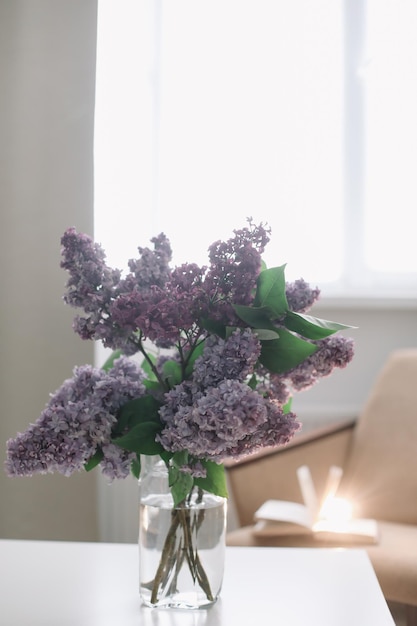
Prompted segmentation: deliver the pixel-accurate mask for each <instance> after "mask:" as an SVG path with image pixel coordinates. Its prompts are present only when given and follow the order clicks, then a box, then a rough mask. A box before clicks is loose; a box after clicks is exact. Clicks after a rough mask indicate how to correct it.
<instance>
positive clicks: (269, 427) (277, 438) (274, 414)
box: [229, 401, 301, 460]
mask: <svg viewBox="0 0 417 626" xmlns="http://www.w3.org/2000/svg"><path fill="white" fill-rule="evenodd" d="M265 406H266V409H267V420H266V421H265V422H264V423H262V424H260V425H259V427H258V428H257V429H256V430H255V432H254V433H252V434H250V435H247V436H245V437H243V438H242V439H241V440H240V441H238V442H237V444H236V446H235V447H234V448H231V449H230V450H229V456H230V457H231V458H234V459H235V460H238V459H240V458H242V457H244V456H247V455H249V454H253V453H255V452H257V451H258V450H260V449H262V448H266V447H274V446H278V445H285V444H287V443H288V442H289V441H290V440H291V439H292V437H293V436H294V434H295V433H296V432H297V431H298V430H299V429H300V428H301V424H300V423H299V422H298V421H297V418H296V415H295V414H294V413H291V412H288V413H284V411H283V409H282V407H281V406H280V405H279V404H278V403H277V402H275V401H266V402H265Z"/></svg>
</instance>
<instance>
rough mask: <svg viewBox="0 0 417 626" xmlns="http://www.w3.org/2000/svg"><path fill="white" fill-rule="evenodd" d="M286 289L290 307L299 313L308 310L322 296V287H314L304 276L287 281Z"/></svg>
mask: <svg viewBox="0 0 417 626" xmlns="http://www.w3.org/2000/svg"><path fill="white" fill-rule="evenodd" d="M285 291H286V297H287V302H288V307H289V309H290V310H291V311H295V312H297V313H305V312H306V311H308V310H309V309H310V308H311V307H312V306H313V304H314V303H315V302H316V301H317V300H318V298H319V296H320V289H318V288H317V287H316V288H315V289H312V288H311V287H310V285H309V284H308V283H306V281H305V280H304V279H303V278H299V279H298V280H296V281H295V282H293V283H287V284H286V290H285Z"/></svg>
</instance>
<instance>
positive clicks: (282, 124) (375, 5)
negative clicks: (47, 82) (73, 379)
mask: <svg viewBox="0 0 417 626" xmlns="http://www.w3.org/2000/svg"><path fill="white" fill-rule="evenodd" d="M416 29H417V4H416V3H415V1H414V0H402V2H401V3H398V2H397V1H396V0H365V1H364V2H363V3H356V2H355V3H350V2H335V1H334V0H291V1H289V0H257V1H256V2H255V1H254V0H210V2H208V1H205V2H204V1H201V2H195V0H175V2H172V1H170V0H141V1H140V2H137V0H119V1H118V2H117V3H116V2H113V1H112V0H99V2H98V43H97V93H96V120H95V236H96V238H97V239H98V240H99V241H101V243H102V244H103V246H104V248H105V249H106V251H107V253H108V258H109V262H110V263H111V264H113V265H117V266H118V267H120V268H121V269H123V268H125V267H126V261H127V259H128V258H131V257H133V256H136V255H137V246H139V245H140V246H147V245H150V244H149V240H150V238H151V237H152V236H154V235H156V234H158V233H159V232H161V231H163V232H165V233H166V235H167V236H168V237H169V239H170V240H171V243H172V246H173V250H174V263H176V264H178V263H181V262H184V261H192V262H197V263H200V264H204V263H205V262H206V261H207V247H208V246H209V244H210V243H212V242H213V241H214V240H217V239H224V238H228V237H230V236H231V235H232V231H233V229H235V228H240V227H242V226H244V225H245V224H246V218H247V217H249V216H251V217H253V219H254V221H255V222H261V221H262V222H266V223H268V224H269V225H270V226H271V228H272V241H271V243H270V244H269V246H268V247H267V251H266V256H265V260H266V262H267V264H268V265H269V266H271V265H273V264H275V265H280V264H283V263H287V270H286V276H287V279H289V280H293V279H295V278H299V277H303V278H304V279H305V280H307V281H309V282H311V283H312V284H313V286H315V285H318V286H319V287H320V288H321V289H322V292H323V295H324V296H325V295H329V296H331V295H344V296H351V295H366V296H372V295H387V296H398V295H404V294H405V295H409V296H410V295H411V296H414V297H415V294H416V289H417V254H415V252H414V250H415V245H414V218H413V214H414V207H415V206H416V205H417V179H416V177H415V176H414V170H415V163H416V162H417V116H416V115H415V113H414V112H415V111H416V110H417V87H416V86H415V80H414V78H413V77H414V76H415V75H416V73H417V43H416V42H417V39H416V38H415V32H416Z"/></svg>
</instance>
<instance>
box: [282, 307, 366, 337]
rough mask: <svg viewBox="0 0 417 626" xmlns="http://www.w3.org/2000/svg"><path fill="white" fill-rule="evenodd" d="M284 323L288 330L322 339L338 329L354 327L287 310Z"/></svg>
mask: <svg viewBox="0 0 417 626" xmlns="http://www.w3.org/2000/svg"><path fill="white" fill-rule="evenodd" d="M284 325H285V327H286V328H288V330H292V331H294V332H296V333H298V334H299V335H302V336H303V337H307V338H308V339H314V340H317V339H323V338H324V337H328V336H329V335H333V334H334V333H336V332H338V331H339V330H344V329H346V328H355V326H347V325H346V324H339V322H330V321H329V320H323V319H320V318H318V317H313V316H312V315H305V314H303V313H295V312H293V311H288V312H287V314H286V316H285V319H284Z"/></svg>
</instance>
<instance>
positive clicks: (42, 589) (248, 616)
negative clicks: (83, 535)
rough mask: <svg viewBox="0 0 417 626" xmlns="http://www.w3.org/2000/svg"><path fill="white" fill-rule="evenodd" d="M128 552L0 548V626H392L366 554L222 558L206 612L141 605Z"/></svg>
mask: <svg viewBox="0 0 417 626" xmlns="http://www.w3.org/2000/svg"><path fill="white" fill-rule="evenodd" d="M138 579H139V573H138V548H137V546H136V545H132V544H109V543H107V544H106V543H80V542H55V541H19V540H0V625H1V626H110V625H111V626H133V625H135V626H143V625H145V626H179V625H180V626H222V625H224V626H254V624H263V625H264V624H265V625H268V626H269V625H275V624H276V625H277V626H278V625H279V626H306V625H308V626H315V625H317V626H318V625H320V626H352V625H353V624H354V625H355V626H393V625H394V621H393V619H392V617H391V613H390V611H389V609H388V607H387V604H386V602H385V600H384V597H383V595H382V592H381V589H380V587H379V584H378V581H377V579H376V576H375V573H374V570H373V569H372V566H371V563H370V561H369V558H368V556H367V554H366V552H365V551H364V550H360V549H358V550H356V549H339V548H238V547H229V548H227V552H226V568H225V577H224V584H223V589H222V593H221V597H220V599H219V600H218V601H217V603H216V604H215V605H214V606H213V607H211V608H210V609H209V610H200V611H179V610H166V609H165V610H164V609H150V608H147V607H143V606H141V604H140V600H139V592H138V584H139V583H138Z"/></svg>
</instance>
